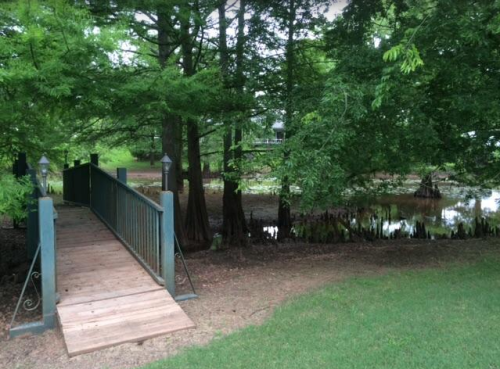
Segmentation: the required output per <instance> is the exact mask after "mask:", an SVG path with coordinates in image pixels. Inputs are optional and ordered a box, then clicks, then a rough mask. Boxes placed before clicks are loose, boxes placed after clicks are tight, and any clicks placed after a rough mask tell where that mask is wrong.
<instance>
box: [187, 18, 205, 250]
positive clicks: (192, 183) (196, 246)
mask: <svg viewBox="0 0 500 369" xmlns="http://www.w3.org/2000/svg"><path fill="white" fill-rule="evenodd" d="M188 14H189V13H186V15H184V17H182V18H181V48H182V64H183V69H184V75H185V76H186V77H190V76H192V75H194V73H195V71H194V67H193V40H192V35H191V31H190V28H191V25H190V15H188ZM186 125H187V140H188V163H189V172H188V180H189V197H188V205H187V211H186V222H185V225H184V227H185V231H186V233H185V235H186V238H187V239H188V240H189V241H191V242H190V243H189V244H186V245H185V248H186V249H187V250H190V251H195V250H201V249H206V248H208V247H209V246H210V242H211V240H212V234H211V231H210V225H209V222H208V213H207V206H206V203H205V192H204V190H203V176H202V171H201V159H200V140H199V132H198V125H197V122H196V121H194V120H188V121H187V122H186Z"/></svg>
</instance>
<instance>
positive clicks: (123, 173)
mask: <svg viewBox="0 0 500 369" xmlns="http://www.w3.org/2000/svg"><path fill="white" fill-rule="evenodd" d="M116 178H117V179H118V180H119V181H120V182H121V183H123V184H127V168H116Z"/></svg>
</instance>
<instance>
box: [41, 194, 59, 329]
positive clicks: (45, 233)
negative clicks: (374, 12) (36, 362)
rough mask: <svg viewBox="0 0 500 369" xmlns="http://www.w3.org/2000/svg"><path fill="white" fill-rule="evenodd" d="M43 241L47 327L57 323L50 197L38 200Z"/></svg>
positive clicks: (44, 316) (43, 284)
mask: <svg viewBox="0 0 500 369" xmlns="http://www.w3.org/2000/svg"><path fill="white" fill-rule="evenodd" d="M38 214H39V222H40V225H39V229H40V243H41V250H40V251H41V274H42V296H43V298H42V310H43V325H44V326H45V328H46V329H50V328H54V327H55V325H56V320H55V313H56V248H55V229H54V228H55V227H54V204H53V202H52V199H51V198H50V197H41V198H40V199H39V200H38Z"/></svg>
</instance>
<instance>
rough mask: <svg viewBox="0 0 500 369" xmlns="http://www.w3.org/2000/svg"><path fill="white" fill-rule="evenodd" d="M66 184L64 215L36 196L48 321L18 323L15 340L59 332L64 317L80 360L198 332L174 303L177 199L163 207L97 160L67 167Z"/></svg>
mask: <svg viewBox="0 0 500 369" xmlns="http://www.w3.org/2000/svg"><path fill="white" fill-rule="evenodd" d="M120 173H121V174H122V175H120ZM35 178H36V177H35ZM63 182H64V190H63V199H64V202H65V204H64V205H62V206H58V207H57V210H56V209H54V208H53V203H52V199H50V198H48V197H46V196H43V195H44V194H43V188H41V189H39V190H38V192H39V196H35V197H37V200H38V214H37V217H38V220H39V222H38V228H39V230H38V231H37V232H38V237H32V238H36V239H38V247H31V250H35V249H36V251H35V252H34V253H33V251H32V253H33V255H32V256H33V259H34V262H33V265H32V268H33V266H34V265H35V264H36V263H37V260H39V261H40V266H41V276H42V278H41V279H42V283H41V285H42V294H43V299H42V303H43V321H41V322H36V323H30V324H25V325H21V326H17V327H13V324H12V325H11V336H12V337H14V336H17V335H20V334H22V333H26V332H41V331H43V330H45V329H48V328H53V327H54V326H55V325H56V317H57V319H58V321H59V323H60V326H61V329H62V332H63V335H64V340H65V342H66V347H67V350H68V354H69V355H70V356H73V355H77V354H82V353H86V352H91V351H94V350H98V349H101V348H105V347H109V346H113V345H117V344H121V343H125V342H137V341H143V340H145V339H148V338H152V337H156V336H160V335H164V334H168V333H170V332H174V331H178V330H181V329H186V328H192V327H194V324H193V322H192V321H191V320H190V319H189V317H188V316H187V315H186V314H185V313H184V312H183V311H182V309H181V308H180V306H179V305H178V304H177V303H176V301H175V299H174V297H175V270H174V265H175V260H174V256H175V255H174V233H173V199H172V193H170V192H168V191H165V192H162V195H161V205H158V204H156V203H155V202H153V201H151V200H150V199H148V198H146V197H144V196H143V195H141V194H140V193H138V192H136V191H135V190H133V189H132V188H131V187H129V186H127V185H126V178H124V176H123V172H118V178H114V177H113V176H111V175H109V174H108V173H106V172H105V171H103V170H102V169H100V168H99V167H98V165H97V160H96V158H95V157H94V162H91V163H86V164H81V165H77V166H75V167H72V168H68V169H65V170H64V172H63ZM54 214H57V222H55V221H54ZM29 226H30V222H29V220H28V231H29ZM34 273H36V272H34ZM30 274H32V270H30ZM23 291H24V289H23ZM21 299H22V297H21ZM21 299H20V304H21ZM20 304H18V307H19V305H20ZM16 311H17V310H16ZM13 321H14V319H13Z"/></svg>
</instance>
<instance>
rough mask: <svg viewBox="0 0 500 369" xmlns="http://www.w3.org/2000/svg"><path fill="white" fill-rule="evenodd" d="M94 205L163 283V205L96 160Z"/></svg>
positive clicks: (126, 244)
mask: <svg viewBox="0 0 500 369" xmlns="http://www.w3.org/2000/svg"><path fill="white" fill-rule="evenodd" d="M90 182H91V184H92V185H91V191H90V207H91V209H92V210H93V211H94V213H95V214H96V215H97V216H98V217H99V218H100V219H101V220H102V221H103V222H104V223H106V225H107V226H108V227H109V228H110V229H111V230H112V231H113V232H114V233H115V235H116V236H117V237H118V238H119V239H120V240H121V241H122V243H123V244H124V245H125V246H127V247H128V248H129V250H130V251H131V252H132V254H133V255H134V256H135V257H136V259H137V260H138V261H139V262H140V263H141V264H142V265H143V267H144V268H145V269H146V270H147V271H148V272H149V273H150V274H151V276H153V278H154V279H156V280H157V282H158V283H161V284H163V283H164V280H163V278H162V263H161V228H162V217H163V209H162V208H161V207H160V206H159V205H158V204H156V203H155V202H153V201H151V200H150V199H148V198H147V197H145V196H144V195H142V194H140V193H139V192H137V191H135V190H134V189H132V188H131V187H129V186H127V185H126V184H124V183H122V182H121V181H119V180H118V179H116V178H114V177H113V176H111V175H110V174H108V173H106V172H105V171H103V170H102V169H100V168H99V167H97V166H95V165H94V164H91V165H90Z"/></svg>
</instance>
